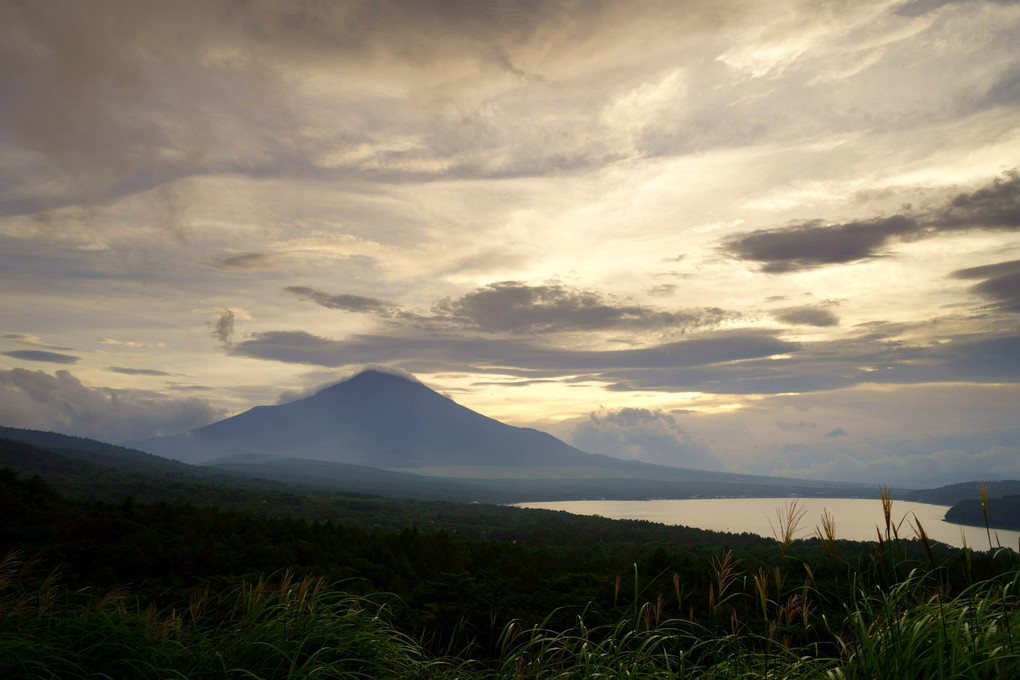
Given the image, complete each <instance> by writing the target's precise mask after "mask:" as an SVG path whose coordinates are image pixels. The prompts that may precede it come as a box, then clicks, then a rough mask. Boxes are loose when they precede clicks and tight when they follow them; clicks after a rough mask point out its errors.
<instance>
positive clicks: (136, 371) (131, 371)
mask: <svg viewBox="0 0 1020 680" xmlns="http://www.w3.org/2000/svg"><path fill="white" fill-rule="evenodd" d="M106 370H108V371H111V372H113V373H123V374H124V375H157V376H158V375H172V374H170V373H167V372H166V371H157V370H155V369H151V368H125V367H123V366H109V367H107V369H106Z"/></svg>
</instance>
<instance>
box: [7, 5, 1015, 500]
mask: <svg viewBox="0 0 1020 680" xmlns="http://www.w3.org/2000/svg"><path fill="white" fill-rule="evenodd" d="M1018 31H1020V5H1018V4H1017V3H1012V2H997V1H993V0H973V1H968V2H955V1H947V2H941V1H940V2H930V1H928V0H914V1H910V0H861V1H859V2H849V3H842V4H838V5H831V4H827V3H804V2H796V1H794V0H765V1H764V2H758V3H752V4H749V3H747V2H745V1H744V0H711V1H709V0H679V1H678V2H673V3H661V2H654V1H652V0H629V1H628V2H622V1H616V0H607V1H604V2H591V3H576V2H572V1H571V2H568V1H566V0H562V1H561V0H543V1H541V2H538V1H537V0H534V1H533V0H510V1H508V2H498V3H491V2H467V1H461V0H454V1H449V0H442V1H440V0H386V1H384V2H374V1H371V2H370V1H369V0H341V1H340V2H335V3H302V2H297V1H293V2H292V1H290V0H282V1H281V0H255V1H253V2H245V3H238V2H235V1H234V0H202V1H199V0H182V1H180V2H174V3H137V2H127V1H123V0H98V1H97V2H92V3H87V4H83V3H77V2H71V1H70V0H54V1H53V2H46V3H39V2H29V1H27V0H24V1H23V0H14V1H12V2H6V3H3V4H2V5H0V101H3V103H4V104H3V106H0V292H2V295H0V318H3V319H4V322H5V328H4V331H3V333H4V334H3V335H2V336H0V372H2V374H3V375H4V376H6V377H5V378H4V380H5V382H4V383H3V385H4V387H3V389H4V390H5V392H4V395H5V397H4V399H2V400H0V424H3V425H15V424H17V423H26V422H31V423H33V425H32V426H34V427H41V428H53V429H60V430H61V431H68V432H74V433H80V434H87V433H92V434H96V433H105V434H103V436H104V437H105V438H107V439H115V438H116V437H118V436H120V434H118V433H125V432H130V433H131V434H130V437H135V436H142V435H145V434H155V433H156V432H157V431H159V432H165V431H167V430H168V429H172V428H174V427H177V428H180V429H187V428H188V427H192V426H194V425H195V424H199V423H201V422H202V421H203V420H204V421H208V420H209V419H213V418H216V417H218V416H219V415H220V414H225V413H237V412H239V411H241V410H244V409H246V408H249V407H251V406H254V405H257V404H263V403H273V402H275V401H276V400H277V399H278V398H279V396H280V394H282V393H304V392H305V391H306V390H308V389H310V388H312V387H313V386H316V385H322V384H325V383H328V382H330V381H335V380H338V379H340V378H342V377H345V376H347V375H350V374H352V373H354V372H356V371H357V370H359V369H360V368H362V367H364V366H367V365H380V366H386V367H389V368H391V369H394V370H398V369H399V370H407V371H412V372H414V373H415V374H416V375H418V376H419V377H420V378H421V379H422V380H423V381H424V382H426V384H429V385H430V386H432V387H435V388H436V389H439V390H441V391H443V392H445V393H447V394H450V395H451V396H453V397H454V398H455V399H457V400H458V401H460V402H461V403H463V404H465V405H466V406H469V407H471V408H474V409H476V410H479V411H481V412H482V413H485V414H487V415H491V416H493V417H496V418H500V419H504V420H507V421H509V422H512V423H514V424H519V425H532V426H537V427H541V428H544V429H547V430H550V431H553V432H555V433H557V434H559V435H560V436H563V437H566V438H570V437H575V436H576V437H579V438H581V439H584V440H585V441H588V442H589V445H590V446H591V447H599V448H600V450H604V451H607V452H608V451H610V450H612V451H614V452H615V453H614V454H613V455H623V456H634V457H638V458H642V459H654V460H656V462H670V461H671V460H673V461H675V462H676V464H686V463H685V462H684V461H685V460H688V459H689V460H698V461H701V462H700V463H699V465H718V466H720V467H722V468H725V469H731V470H738V471H739V470H744V471H754V472H759V473H771V472H774V473H776V474H785V475H796V474H805V475H814V476H818V475H823V474H832V475H838V476H840V477H847V476H854V475H860V476H862V481H875V482H876V483H877V482H879V481H893V480H894V479H907V480H909V479H910V474H909V470H910V469H911V468H912V467H916V465H917V464H918V461H931V462H932V463H931V466H930V469H932V470H942V471H943V472H941V473H939V474H942V475H943V476H944V477H946V478H948V477H951V476H953V475H956V474H959V473H961V471H964V470H970V471H972V472H973V474H974V475H977V476H981V475H985V476H989V477H991V476H996V475H1003V474H1015V475H1016V476H1020V471H1016V470H1015V467H1010V464H1009V460H1010V458H1009V455H1008V452H1009V451H1012V450H1013V449H1014V448H1016V446H1017V445H1020V442H1016V441H1015V440H1011V439H1010V436H1012V435H1009V434H1008V433H1010V432H1014V430H1013V429H1012V428H1013V424H1014V423H1015V422H1018V421H1020V412H1018V408H1020V406H1018V405H1020V398H1017V396H1018V395H1017V394H1016V389H1017V387H1018V384H1020V376H1018V372H1020V362H1018V357H1020V326H1018V316H1017V313H1018V312H1020V288H1018V277H1020V267H1018V265H1017V263H1018V262H1020V259H1018V258H1020V174H1018V173H1020V169H1018V163H1020V161H1018V159H1020V115H1018V114H1020V85H1018V84H1020V54H1018V52H1017V50H1016V46H1015V45H1016V36H1017V34H1018ZM26 376H27V377H26ZM47 385H48V387H44V386H47ZM60 395H62V396H60ZM908 395H909V396H908ZM954 395H966V398H963V397H962V396H961V397H959V398H957V397H956V396H954ZM1000 402H1001V403H1000ZM917 403H920V404H922V405H926V406H927V408H918V407H916V406H915V404H917ZM58 404H63V406H57V405H58ZM949 404H952V406H949ZM823 405H824V406H823ZM1011 405H1012V408H1010V406H1011ZM769 409H771V411H772V415H771V416H769V415H765V414H763V411H768V410H769ZM788 410H793V411H796V412H797V413H799V414H800V416H797V417H793V416H792V415H791V414H790V413H788V412H787V411H788ZM823 410H824V414H822V413H821V411H823ZM956 411H960V412H962V413H964V414H966V415H968V416H969V417H968V418H955V417H954V418H951V417H949V416H950V415H952V414H953V413H955V412H956ZM33 413H34V415H32V414H33ZM87 414H93V415H91V416H89V415H87ZM99 414H102V415H101V416H100V415H99ZM160 414H162V415H160ZM639 415H640V416H641V417H638V416H639ZM822 415H824V417H821V416H822ZM816 416H818V417H816ZM776 422H783V423H787V424H791V423H801V422H803V423H812V422H813V423H815V426H814V427H807V426H805V427H786V428H783V427H778V426H776V425H775V423H776ZM948 422H952V423H953V426H952V431H951V432H950V431H945V432H944V431H943V430H944V429H945V427H946V425H945V424H946V423H948ZM896 423H900V424H899V426H898V429H897V426H896ZM145 430H148V432H146V431H145ZM833 433H836V434H833ZM990 433H991V434H990ZM1003 433H1006V434H1003ZM830 434H831V435H832V436H827V435H830ZM936 434H937V436H936ZM992 434H994V436H992ZM96 436H98V434H97V435H96ZM950 436H956V437H960V438H962V439H960V440H959V442H962V443H960V445H959V446H957V447H956V448H952V447H949V448H946V447H947V446H948V445H947V444H946V443H945V442H946V441H948V440H947V439H945V438H946V437H950ZM940 437H941V439H940ZM988 437H991V439H989V438H988ZM124 438H129V437H128V436H125V437H124ZM964 440H966V442H971V444H973V446H972V445H971V444H966V442H965V441H964ZM993 440H994V443H992V442H993ZM980 442H986V443H987V444H988V445H987V446H986V447H984V448H982V446H984V444H980V445H979V443H980ZM914 444H916V446H915V447H914V448H911V447H912V446H914ZM965 444H966V445H965ZM979 449H980V450H979ZM880 452H884V453H881V455H880ZM1003 452H1007V453H1003ZM919 456H920V458H918V457H919ZM938 461H941V462H939V463H938V464H937V465H936V462H938ZM967 461H971V462H973V463H974V465H973V466H971V467H968V466H967V465H966V462H967ZM1011 470H1013V472H1011Z"/></svg>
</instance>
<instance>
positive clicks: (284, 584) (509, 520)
mask: <svg viewBox="0 0 1020 680" xmlns="http://www.w3.org/2000/svg"><path fill="white" fill-rule="evenodd" d="M152 491H153V497H157V494H156V493H155V491H156V489H155V488H153V489H152ZM200 491H201V490H200ZM201 493H202V494H206V493H211V492H210V491H209V490H208V489H206V490H205V491H201ZM225 493H228V491H227V490H222V489H221V490H218V491H216V492H215V493H214V494H213V495H214V496H215V495H217V494H219V495H222V494H225ZM244 493H245V495H244V497H243V498H242V499H241V501H242V505H235V506H234V507H235V509H224V508H221V507H216V506H211V505H196V504H194V503H190V502H185V501H182V500H176V501H173V502H168V501H166V500H154V501H151V502H135V501H134V499H133V498H132V497H126V498H124V499H123V500H119V501H117V502H109V501H83V500H73V499H70V498H68V497H65V496H63V495H62V494H60V493H58V492H56V491H55V490H54V489H52V488H51V487H49V486H48V485H47V484H46V483H45V482H43V481H42V480H41V479H39V478H38V477H33V478H31V479H28V480H23V479H21V478H19V476H18V475H17V474H16V473H14V472H13V471H11V470H0V519H2V521H0V551H2V552H0V557H3V555H6V557H5V558H3V560H2V563H0V677H2V678H22V677H24V678H118V679H119V678H224V679H227V678H264V679H266V680H268V679H270V678H423V679H430V678H464V679H465V680H471V679H475V678H477V679H479V680H481V679H486V680H488V679H493V680H495V679H503V678H507V679H510V678H515V679H517V678H536V679H537V678H623V677H632V678H741V677H748V678H773V677H774V678H815V677H829V678H1012V677H1018V676H1020V640H1018V639H1017V638H1018V636H1020V596H1018V589H1020V561H1018V556H1017V554H1016V553H1015V552H1013V551H1011V550H1006V549H1000V550H995V551H987V552H976V551H973V550H969V549H964V550H954V549H951V548H948V547H946V546H941V545H938V544H934V543H932V542H931V541H929V540H928V539H927V536H926V535H925V532H924V528H923V527H922V526H921V525H920V524H919V523H917V522H916V520H915V519H913V518H910V517H905V518H897V517H896V516H895V513H894V512H893V500H892V494H891V492H890V491H889V490H887V489H884V490H883V493H882V504H883V509H884V510H885V517H886V522H885V525H884V527H880V528H879V532H878V536H877V538H878V540H877V542H874V543H851V542H844V541H838V540H836V539H835V533H836V532H835V526H834V525H833V523H832V519H831V517H828V516H823V517H822V518H820V519H819V524H818V526H817V528H816V534H817V535H816V537H815V538H813V539H811V540H807V541H805V540H794V538H793V537H794V535H795V534H796V533H797V528H798V526H800V525H803V524H805V522H804V520H805V518H804V516H803V512H802V511H801V509H800V508H799V507H798V506H797V505H796V503H792V502H791V503H789V504H787V505H786V506H784V507H782V508H777V514H776V517H775V521H774V525H775V533H776V537H775V538H776V540H766V539H762V538H760V537H754V536H750V535H741V536H735V535H727V534H712V533H711V532H700V531H696V530H691V529H684V528H680V527H664V526H661V525H655V524H650V523H647V522H613V521H609V520H602V519H599V518H583V517H573V516H570V515H566V514H564V513H550V512H541V511H525V510H519V509H515V508H499V507H489V506H463V505H457V504H442V503H412V502H395V501H392V502H391V501H386V500H384V499H372V498H358V497H348V498H334V499H333V500H332V501H327V500H326V499H323V498H320V499H319V500H318V501H315V502H314V503H311V504H307V503H306V502H302V503H297V504H295V503H292V502H291V501H293V500H294V499H293V498H292V497H291V496H289V495H287V494H282V495H267V496H263V497H262V500H264V501H267V502H266V503H264V504H263V503H261V502H259V500H258V499H259V496H257V495H253V494H254V492H252V491H250V490H249V491H246V492H244ZM876 502H877V501H876ZM249 506H250V507H252V508H256V509H257V508H259V507H260V506H261V508H262V511H261V512H259V511H257V510H252V511H249V510H242V509H237V508H239V507H249ZM288 508H290V510H289V511H288V510H287V509H288ZM309 513H311V514H309ZM373 517H374V518H378V519H380V520H381V521H382V524H379V523H374V524H373V521H372V518H373ZM908 535H909V536H910V539H909V540H908V539H907V536H908Z"/></svg>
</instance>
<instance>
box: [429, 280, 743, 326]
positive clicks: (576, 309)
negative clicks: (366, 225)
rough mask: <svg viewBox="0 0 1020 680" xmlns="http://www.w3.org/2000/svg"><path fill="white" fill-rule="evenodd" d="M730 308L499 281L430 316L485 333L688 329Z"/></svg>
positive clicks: (716, 320)
mask: <svg viewBox="0 0 1020 680" xmlns="http://www.w3.org/2000/svg"><path fill="white" fill-rule="evenodd" d="M736 317H737V315H736V314H734V313H732V312H726V311H724V310H722V309H718V308H703V309H694V310H683V311H677V312H668V311H664V310H658V309H654V308H652V307H647V306H644V305H637V304H626V303H619V302H616V301H614V300H607V299H606V298H605V297H604V296H603V295H601V294H600V293H598V292H597V291H593V290H588V289H583V288H571V287H568V286H565V285H563V284H559V283H547V284H544V285H538V286H535V285H528V284H525V283H521V282H519V281H500V282H498V283H491V284H489V285H487V286H484V287H482V288H478V289H475V290H473V291H471V292H470V293H467V294H466V295H464V296H462V297H459V298H455V299H446V300H443V301H441V302H439V303H438V304H437V305H436V306H435V307H434V308H433V311H432V315H431V317H430V318H428V320H429V321H447V322H452V323H455V324H459V325H462V326H464V327H467V328H473V329H477V330H480V331H483V332H486V333H502V332H512V333H556V332H564V331H594V330H608V329H637V330H675V331H681V332H683V331H687V330H693V329H696V328H697V329H702V328H710V327H714V326H718V325H719V324H720V323H722V322H723V321H726V320H730V319H733V318H736Z"/></svg>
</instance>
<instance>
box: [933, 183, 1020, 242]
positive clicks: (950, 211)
mask: <svg viewBox="0 0 1020 680" xmlns="http://www.w3.org/2000/svg"><path fill="white" fill-rule="evenodd" d="M932 222H933V223H934V226H935V227H936V228H937V229H948V230H955V229H972V228H979V229H980V228H985V229H1010V230H1012V229H1018V228H1020V171H1018V170H1017V169H1016V168H1014V169H1012V170H1009V171H1007V172H1004V173H1002V176H1001V177H997V178H995V179H994V180H993V181H992V183H991V184H989V185H988V186H985V187H982V188H981V189H978V190H976V191H973V192H970V193H961V194H957V195H956V196H954V197H953V199H952V200H950V201H949V203H948V204H947V205H946V206H944V207H942V208H941V209H940V210H936V211H934V212H933V214H932Z"/></svg>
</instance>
